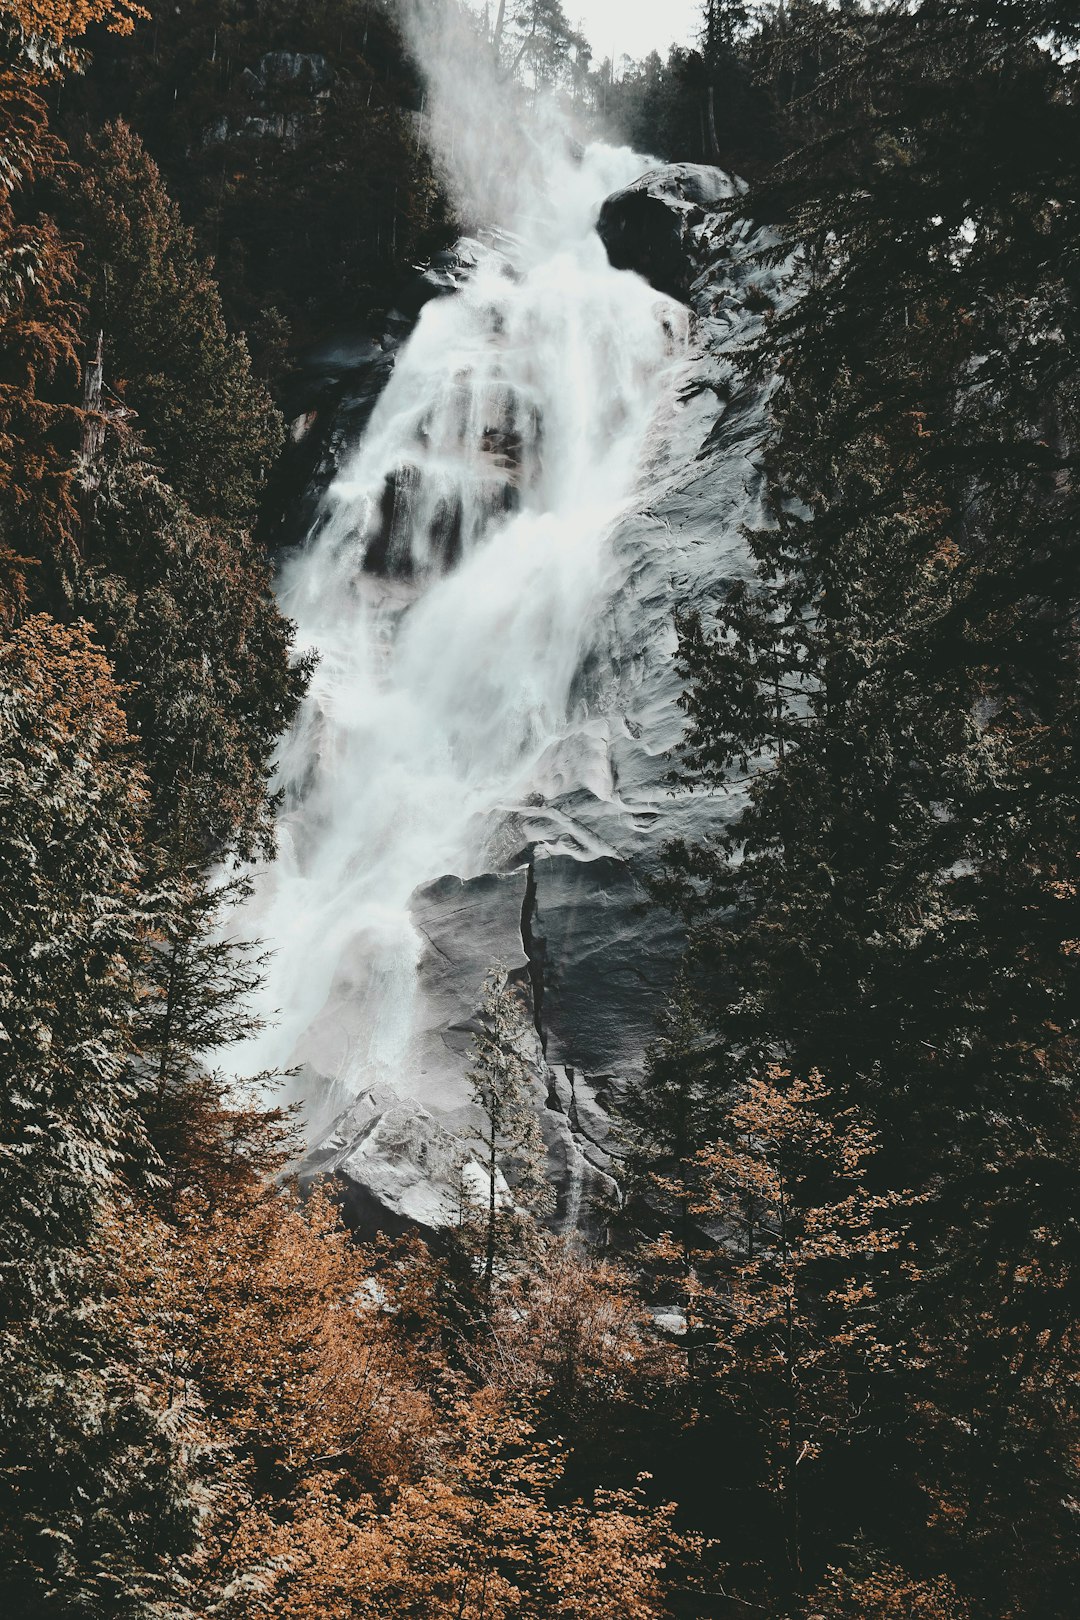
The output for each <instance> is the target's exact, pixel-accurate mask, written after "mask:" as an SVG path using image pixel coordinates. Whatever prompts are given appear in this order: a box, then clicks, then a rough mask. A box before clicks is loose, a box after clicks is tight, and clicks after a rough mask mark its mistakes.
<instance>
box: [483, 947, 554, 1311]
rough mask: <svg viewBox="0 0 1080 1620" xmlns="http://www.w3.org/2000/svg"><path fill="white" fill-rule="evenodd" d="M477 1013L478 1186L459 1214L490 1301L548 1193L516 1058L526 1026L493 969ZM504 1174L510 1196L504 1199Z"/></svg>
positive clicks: (524, 1077)
mask: <svg viewBox="0 0 1080 1620" xmlns="http://www.w3.org/2000/svg"><path fill="white" fill-rule="evenodd" d="M479 1016H480V1029H479V1032H478V1033H477V1035H476V1036H475V1039H474V1043H473V1067H472V1069H471V1070H470V1071H469V1083H470V1085H471V1087H472V1094H473V1101H474V1102H475V1104H476V1106H477V1108H478V1109H479V1111H480V1115H481V1119H482V1124H481V1130H480V1140H481V1143H482V1148H483V1152H482V1156H481V1170H482V1174H483V1184H482V1188H481V1189H479V1196H477V1194H474V1193H471V1192H470V1191H469V1190H468V1189H466V1190H465V1204H466V1210H467V1211H468V1210H469V1207H470V1206H472V1208H473V1209H474V1211H475V1219H476V1221H477V1222H478V1224H479V1226H480V1247H481V1260H480V1267H481V1276H482V1280H483V1288H484V1293H485V1295H486V1297H487V1299H488V1300H489V1301H490V1299H491V1295H492V1292H493V1289H494V1284H495V1279H496V1273H497V1270H498V1268H499V1266H501V1265H503V1264H505V1263H506V1261H507V1260H508V1259H510V1258H512V1257H513V1256H514V1255H516V1254H519V1253H521V1252H522V1249H523V1246H524V1247H525V1248H527V1247H528V1243H529V1236H530V1230H531V1223H532V1212H535V1213H542V1212H543V1211H545V1210H546V1209H548V1208H550V1206H551V1189H550V1184H549V1182H548V1180H547V1177H546V1175H545V1149H544V1140H543V1137H542V1135H541V1133H540V1124H539V1121H538V1119H537V1116H536V1106H535V1101H534V1098H533V1096H532V1094H531V1086H530V1078H531V1077H530V1074H529V1068H528V1063H527V1062H526V1059H525V1057H524V1056H523V1055H522V1048H523V1046H524V1044H525V1042H526V1041H527V1040H528V1034H529V1029H528V1025H527V1024H526V1021H525V1019H524V1017H523V1015H522V1011H521V1006H520V1002H519V999H518V996H517V994H516V992H515V990H514V988H513V986H512V985H511V984H510V981H509V977H508V975H507V973H506V971H505V969H503V968H494V969H493V970H492V972H491V974H490V975H489V977H488V980H487V983H486V985H485V988H484V997H483V1001H482V1002H481V1005H480V1015H479ZM504 1172H505V1173H506V1176H507V1177H508V1179H509V1184H510V1187H511V1189H512V1196H508V1194H507V1191H506V1181H505V1180H504ZM519 1205H520V1206H521V1207H519ZM469 1220H470V1216H469V1215H468V1214H467V1215H466V1222H467V1223H468V1222H469Z"/></svg>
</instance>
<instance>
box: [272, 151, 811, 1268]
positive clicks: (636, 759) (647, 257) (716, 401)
mask: <svg viewBox="0 0 1080 1620" xmlns="http://www.w3.org/2000/svg"><path fill="white" fill-rule="evenodd" d="M732 186H733V183H732V182H731V181H730V180H729V179H728V178H727V177H726V176H724V175H721V174H720V173H719V171H716V170H708V169H697V168H694V167H692V166H689V165H680V166H677V167H675V168H673V169H667V170H660V171H656V172H655V173H654V174H652V175H647V176H645V177H644V178H643V179H642V180H641V181H640V182H638V184H637V185H636V186H633V187H630V188H629V189H628V191H626V192H620V193H619V194H618V195H617V196H616V197H615V198H612V199H611V200H610V201H609V203H608V204H607V205H606V207H605V210H604V216H603V219H602V229H603V230H604V231H605V233H606V234H605V240H606V241H607V242H608V247H609V252H612V256H613V258H614V257H615V251H619V250H618V249H616V250H614V251H613V250H612V245H611V244H612V241H618V242H621V244H622V249H621V251H622V256H623V259H624V260H629V259H630V258H631V256H632V257H633V258H634V260H635V261H636V262H634V263H633V265H632V268H634V269H637V270H639V271H641V272H642V273H646V274H649V275H650V279H653V278H655V280H654V284H655V285H658V286H659V285H661V284H662V282H665V281H666V283H667V289H666V290H668V291H670V290H671V288H672V287H673V286H675V285H677V286H678V288H679V289H680V296H683V297H685V298H686V299H687V300H688V301H689V302H690V304H691V308H692V309H693V311H694V318H693V324H692V354H693V358H692V360H691V362H690V364H689V366H688V369H687V373H686V375H685V378H684V379H683V385H682V387H681V390H680V394H679V398H678V403H677V407H676V410H675V413H674V420H673V421H672V422H671V423H669V424H667V429H668V431H667V442H666V446H665V448H664V450H663V452H662V454H659V455H658V458H657V463H656V465H655V466H654V467H653V468H652V469H651V471H650V473H649V474H648V476H647V479H646V481H645V483H644V484H643V491H642V496H641V501H640V505H639V510H638V511H637V512H636V513H633V514H631V515H628V516H627V517H626V518H624V520H623V521H622V522H621V524H620V526H619V528H618V530H617V532H616V533H615V535H614V536H613V538H612V541H611V552H610V565H611V568H612V570H613V572H614V577H615V585H614V587H613V588H612V589H611V590H610V592H609V593H608V598H607V600H608V606H607V608H606V610H605V611H604V614H603V616H602V618H601V620H600V621H599V622H597V623H596V624H595V626H594V634H593V639H592V644H591V646H590V647H589V648H588V650H587V651H586V653H585V654H584V655H583V657H582V661H581V665H580V668H579V669H578V672H577V676H576V679H575V682H574V691H573V711H572V714H571V716H570V718H569V720H568V723H567V726H566V728H565V730H564V732H563V734H562V735H560V737H559V738H558V739H557V740H556V741H554V742H553V743H552V744H551V746H550V747H549V749H548V751H547V753H546V754H545V756H544V757H543V759H542V760H541V761H540V763H539V765H538V767H537V769H536V770H535V772H534V774H533V779H532V780H531V782H530V783H529V788H528V791H527V792H525V793H524V794H523V797H522V800H521V802H520V803H517V804H513V805H507V806H504V807H502V808H501V809H500V811H499V812H498V813H497V815H496V816H495V817H494V818H493V819H492V821H491V824H490V825H489V827H488V828H487V830H486V835H485V845H484V848H485V854H484V863H485V867H486V869H485V870H484V871H482V872H480V873H476V874H474V875H472V876H470V877H467V878H464V879H463V878H461V877H458V876H446V877H444V878H441V879H439V880H438V881H437V882H435V883H432V884H429V885H426V886H425V887H424V888H423V889H421V890H419V891H418V892H417V893H416V894H415V895H414V896H413V900H412V912H413V918H414V921H415V923H416V925H417V928H418V931H419V933H420V935H421V937H422V940H423V942H424V943H423V955H422V960H421V967H420V976H419V987H418V999H417V1007H416V1013H415V1030H416V1034H415V1038H414V1048H413V1051H412V1053H411V1062H410V1065H409V1074H410V1079H409V1087H410V1093H411V1095H410V1097H409V1098H408V1099H404V1100H403V1099H402V1098H400V1097H396V1098H389V1099H381V1100H378V1099H377V1100H376V1101H374V1102H371V1101H365V1099H363V1098H362V1099H360V1101H359V1102H358V1103H356V1104H355V1105H354V1106H353V1108H352V1109H351V1110H350V1111H349V1113H347V1114H346V1115H343V1116H342V1117H341V1118H340V1119H339V1120H337V1121H336V1122H335V1124H334V1126H333V1128H332V1130H331V1131H330V1132H329V1134H328V1136H327V1137H326V1138H325V1139H324V1141H323V1142H322V1143H320V1144H319V1145H318V1146H317V1147H316V1149H315V1150H313V1153H312V1155H311V1157H310V1159H309V1161H308V1163H307V1165H306V1166H305V1169H304V1176H305V1178H306V1179H307V1180H308V1181H309V1182H310V1181H311V1180H313V1179H317V1178H318V1176H320V1175H325V1174H329V1175H331V1176H333V1178H334V1180H335V1183H336V1184H337V1186H338V1188H339V1191H340V1194H341V1196H342V1198H343V1201H344V1203H345V1206H346V1210H347V1212H348V1213H349V1216H350V1219H352V1220H353V1222H354V1224H356V1225H358V1226H360V1227H362V1228H364V1229H366V1230H370V1229H371V1228H372V1227H375V1226H383V1227H386V1228H389V1229H391V1230H400V1229H402V1226H403V1225H410V1224H411V1225H413V1226H427V1225H429V1224H430V1223H431V1222H432V1221H435V1219H436V1216H437V1214H438V1210H439V1208H441V1207H444V1206H445V1199H446V1197H448V1196H449V1194H448V1193H447V1187H448V1181H447V1171H446V1164H447V1163H448V1162H449V1158H448V1155H450V1156H452V1155H451V1148H450V1146H449V1145H448V1144H449V1143H450V1142H457V1143H460V1142H461V1141H462V1140H466V1141H467V1139H468V1136H469V1133H470V1125H471V1123H472V1124H474V1123H475V1119H474V1116H473V1115H472V1114H471V1105H470V1103H469V1093H468V1085H467V1081H466V1075H467V1071H468V1067H469V1054H470V1048H471V1041H472V1035H473V1033H474V1031H475V1029H476V1009H477V1008H478V1006H479V1003H480V998H481V994H482V989H483V982H484V977H485V974H486V973H487V971H488V969H489V967H490V965H491V964H492V963H493V962H502V963H503V964H504V965H505V967H506V968H507V969H508V970H509V972H510V975H511V978H512V981H513V982H514V984H515V985H516V986H517V987H518V990H519V994H520V998H521V1003H522V1007H523V1009H524V1011H525V1014H526V1018H527V1020H528V1022H529V1023H530V1025H531V1030H530V1037H529V1040H530V1044H529V1049H528V1052H527V1053H526V1054H524V1055H526V1056H527V1057H528V1060H529V1062H530V1065H531V1068H532V1071H533V1074H534V1081H535V1096H536V1107H537V1111H538V1117H539V1118H540V1121H541V1126H542V1129H543V1134H544V1139H545V1142H546V1145H547V1150H548V1166H549V1172H550V1175H551V1178H552V1181H553V1183H554V1185H555V1188H556V1193H557V1199H558V1203H557V1209H556V1214H555V1218H554V1224H555V1225H556V1226H557V1227H558V1228H560V1229H562V1230H568V1229H569V1230H573V1229H578V1230H582V1231H584V1232H585V1233H586V1234H588V1235H590V1236H592V1237H594V1238H600V1237H602V1235H603V1231H604V1227H605V1209H606V1207H608V1206H610V1205H611V1203H612V1202H613V1201H615V1200H616V1199H617V1196H618V1180H619V1174H620V1170H619V1165H620V1153H621V1147H620V1139H619V1129H618V1105H619V1100H620V1097H621V1096H623V1095H624V1094H625V1092H626V1091H627V1089H628V1088H632V1087H638V1086H640V1085H642V1084H644V1083H647V1080H646V1064H645V1053H646V1050H647V1048H648V1046H649V1044H650V1042H652V1041H653V1040H654V1039H655V1032H656V1019H657V1015H658V1014H659V1013H660V1012H661V1010H662V1008H663V1006H664V1003H665V1000H666V997H667V995H668V992H669V990H670V986H671V983H672V981H673V979H674V976H675V974H676V972H677V970H678V964H679V960H680V956H681V951H682V943H683V942H682V935H681V932H680V928H679V925H678V923H677V920H676V919H674V918H673V917H671V916H670V915H668V914H666V913H665V912H663V911H662V910H660V909H659V908H657V907H656V906H654V905H652V904H650V902H649V898H648V891H647V884H648V880H649V877H650V874H652V873H654V872H655V871H656V869H657V866H658V864H659V861H660V859H661V852H662V849H663V846H664V845H665V844H666V843H667V842H668V841H669V840H671V839H674V838H685V839H689V840H700V839H702V838H704V837H707V836H709V835H710V834H711V833H713V832H716V831H718V830H719V829H720V828H722V826H723V825H724V824H725V822H726V821H727V820H728V819H729V818H730V817H731V816H733V815H734V814H735V813H736V811H737V809H738V799H737V797H736V796H735V795H734V794H731V795H705V794H702V795H695V794H688V793H686V792H684V791H682V790H673V789H672V788H671V786H670V785H669V783H668V780H667V776H668V772H669V769H670V755H671V750H672V749H673V748H674V747H675V745H676V744H677V743H678V741H679V739H680V736H681V734H682V726H683V715H682V711H681V709H680V707H679V697H680V682H679V677H678V673H677V670H676V668H675V664H674V660H673V656H672V655H673V653H674V651H675V646H676V636H675V629H674V618H675V612H676V610H677V609H682V608H686V607H693V608H697V609H699V610H700V611H702V612H703V613H704V614H706V615H707V614H708V612H709V608H710V604H711V603H712V602H713V601H715V599H716V598H717V596H718V595H720V594H722V593H723V592H724V591H725V589H726V588H727V586H728V585H729V583H730V582H732V581H733V580H735V579H738V578H744V577H748V576H749V575H750V574H751V572H752V568H751V562H750V559H749V557H748V554H747V550H746V545H745V541H744V540H743V537H742V527H743V526H744V525H746V526H749V527H751V528H753V527H755V526H757V525H759V524H760V523H762V522H764V521H765V516H764V512H763V507H762V487H761V484H762V481H761V474H760V471H759V465H758V460H759V452H760V446H761V441H762V437H763V433H764V429H765V412H766V404H767V390H766V389H765V388H760V389H752V388H748V387H746V386H745V385H743V384H742V383H741V382H739V380H738V378H737V375H736V372H735V368H734V366H733V364H732V360H731V350H732V349H733V348H734V347H735V346H737V345H739V344H741V343H742V342H743V341H745V339H746V337H747V336H748V335H750V334H751V333H752V332H753V331H754V329H755V326H756V323H758V322H759V321H760V320H761V319H762V313H761V312H762V308H763V307H764V306H765V305H766V304H767V303H768V301H769V300H770V299H771V298H772V297H774V296H775V294H776V281H777V278H778V277H779V275H780V273H781V272H779V271H775V272H771V271H762V270H761V268H760V267H759V266H758V265H757V264H756V263H755V262H754V259H753V250H754V248H755V247H756V246H759V245H760V244H759V243H756V242H755V241H754V240H753V239H751V238H750V236H749V233H748V232H747V231H745V230H742V231H740V232H736V233H732V232H731V230H730V229H729V227H728V225H727V223H726V221H724V220H723V219H721V218H720V217H719V216H718V215H717V213H716V212H715V210H716V206H717V204H718V203H720V202H722V201H723V200H725V199H726V198H727V197H728V196H730V195H731V191H732ZM615 262H616V263H618V262H619V260H618V259H615ZM628 267H629V266H628ZM376 1115H377V1116H378V1123H377V1124H374V1125H373V1124H372V1118H373V1117H374V1116H376ZM440 1132H442V1133H443V1134H442V1135H440ZM459 1151H460V1149H459ZM440 1200H442V1201H443V1202H442V1204H440ZM436 1224H437V1222H436Z"/></svg>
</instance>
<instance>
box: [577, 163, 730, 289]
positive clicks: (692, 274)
mask: <svg viewBox="0 0 1080 1620" xmlns="http://www.w3.org/2000/svg"><path fill="white" fill-rule="evenodd" d="M737 184H738V182H736V181H735V180H733V179H732V178H731V176H730V175H727V174H725V173H724V172H723V170H722V169H711V168H707V167H705V166H704V165H702V164H699V163H671V164H668V165H667V166H666V167H664V168H662V169H651V170H650V171H649V172H648V174H643V175H642V177H641V179H640V180H635V181H634V183H633V185H631V186H627V187H626V189H625V190H624V191H617V192H616V193H615V194H614V196H612V197H609V198H608V199H607V201H606V202H605V203H604V206H603V208H602V209H601V211H600V220H599V223H598V225H597V230H598V231H599V233H600V237H601V240H602V241H603V243H604V246H605V247H606V248H607V253H608V258H609V259H610V260H611V263H612V264H613V265H614V266H615V268H616V270H636V271H637V273H638V275H641V276H644V277H645V280H646V281H648V282H649V283H650V284H651V285H652V286H653V287H655V288H656V289H657V291H658V292H663V293H667V294H668V296H669V297H671V298H678V299H679V300H680V301H681V302H683V303H688V302H689V301H690V294H691V289H692V287H693V285H694V282H695V281H696V280H697V278H698V276H699V275H700V274H701V272H702V271H703V270H704V269H706V267H707V266H708V264H709V262H710V260H711V259H712V257H713V256H714V253H715V248H716V242H717V240H719V237H718V238H717V239H716V240H714V233H713V228H712V226H713V223H714V217H715V214H716V211H717V209H718V208H719V207H720V205H721V204H722V203H723V202H725V201H727V199H728V198H729V197H732V196H733V195H734V194H735V190H736V187H737Z"/></svg>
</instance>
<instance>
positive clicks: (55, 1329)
mask: <svg viewBox="0 0 1080 1620" xmlns="http://www.w3.org/2000/svg"><path fill="white" fill-rule="evenodd" d="M0 730H2V732H3V737H2V744H3V746H2V748H0V762H2V763H0V1019H2V1032H3V1033H2V1045H0V1052H2V1066H3V1088H2V1092H0V1204H2V1210H0V1278H2V1286H0V1434H2V1436H3V1440H2V1443H0V1526H2V1528H0V1603H2V1604H3V1607H4V1609H5V1612H8V1613H11V1614H18V1615H20V1616H22V1615H25V1616H26V1617H27V1620H38V1617H41V1620H45V1617H50V1620H51V1617H56V1620H59V1617H60V1616H63V1615H69V1614H72V1613H79V1614H85V1615H87V1616H89V1617H93V1620H106V1617H107V1616H120V1617H123V1620H127V1617H129V1616H130V1617H133V1620H134V1617H143V1616H145V1617H147V1620H148V1617H149V1616H150V1615H151V1614H152V1613H157V1612H160V1611H159V1610H158V1609H157V1606H156V1605H157V1600H158V1598H159V1596H160V1581H159V1579H158V1575H159V1574H160V1565H159V1563H158V1560H159V1559H161V1558H165V1557H166V1556H167V1555H168V1553H169V1551H170V1550H176V1549H178V1548H181V1547H184V1546H186V1545H188V1544H189V1540H190V1536H191V1532H192V1529H193V1526H194V1521H195V1508H194V1504H193V1503H192V1501H191V1500H190V1499H189V1498H188V1496H187V1494H186V1489H185V1464H184V1460H183V1457H182V1454H181V1452H182V1447H181V1446H180V1445H179V1443H178V1437H177V1436H176V1434H175V1433H174V1432H171V1429H170V1423H169V1419H168V1414H167V1411H166V1410H165V1409H164V1408H163V1407H160V1406H159V1407H156V1408H155V1404H154V1402H153V1400H151V1399H149V1398H148V1395H147V1389H146V1383H145V1379H144V1378H142V1377H140V1373H139V1371H138V1370H137V1366H136V1364H135V1363H133V1362H132V1360H131V1359H130V1356H129V1355H128V1352H129V1350H130V1346H128V1345H126V1344H125V1343H124V1342H123V1341H122V1340H121V1341H119V1342H118V1340H117V1338H116V1336H115V1335H114V1334H112V1333H111V1332H109V1331H107V1330H106V1329H104V1328H102V1326H101V1325H100V1323H99V1321H98V1318H97V1314H96V1312H95V1310H94V1308H93V1305H92V1303H91V1302H92V1301H93V1300H95V1299H97V1298H98V1297H99V1295H100V1291H101V1288H102V1285H103V1271H102V1268H101V1266H100V1264H98V1263H97V1261H96V1259H95V1256H94V1241H95V1234H96V1233H97V1232H98V1231H99V1230H100V1225H101V1222H102V1220H103V1218H104V1216H105V1213H106V1211H107V1209H108V1207H109V1203H110V1200H111V1199H112V1198H113V1197H114V1196H115V1194H116V1191H117V1189H118V1187H119V1185H120V1183H121V1178H122V1176H123V1175H124V1173H125V1172H129V1173H133V1174H135V1175H136V1176H142V1175H144V1174H145V1173H146V1171H147V1169H148V1165H147V1162H146V1160H147V1151H148V1150H147V1145H146V1142H145V1139H144V1138H143V1136H142V1133H141V1130H140V1126H139V1120H138V1111H137V1106H136V1104H137V1096H138V1086H137V1082H136V1079H135V1076H134V1075H133V1073H132V1069H131V1063H130V1060H131V1056H132V1052H133V1045H134V1035H133V1031H134V1024H135V1019H136V1012H137V1003H138V999H139V994H140V988H141V983H142V979H141V969H142V961H143V949H144V945H143V925H144V903H143V900H142V896H141V893H140V887H139V875H140V874H139V868H138V852H139V845H140V838H141V822H142V815H143V808H144V800H145V791H144V786H143V782H142V778H141V776H140V773H139V771H138V769H137V767H136V765H135V764H134V762H133V757H132V749H131V746H130V739H129V737H128V735H127V730H126V725H125V720H124V715H123V713H122V711H121V709H120V707H119V702H118V692H117V689H116V686H115V685H114V683H113V680H112V677H111V672H110V670H109V667H108V664H107V662H106V660H105V659H104V657H103V656H102V654H101V652H100V651H99V650H98V649H97V648H96V647H95V646H94V645H93V643H92V642H91V641H90V638H89V636H88V634H87V632H86V630H85V627H84V626H82V625H76V626H73V627H70V628H63V627H61V626H58V625H56V624H54V623H53V622H52V621H51V620H49V619H47V618H45V617H37V618H31V619H29V620H28V621H27V622H26V623H25V624H24V625H23V626H22V627H21V628H20V629H19V630H18V631H17V632H16V633H15V634H14V635H13V636H12V637H11V639H10V640H9V641H8V642H7V643H6V645H5V646H4V647H3V648H0ZM155 1570H157V1571H158V1575H156V1574H155Z"/></svg>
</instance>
